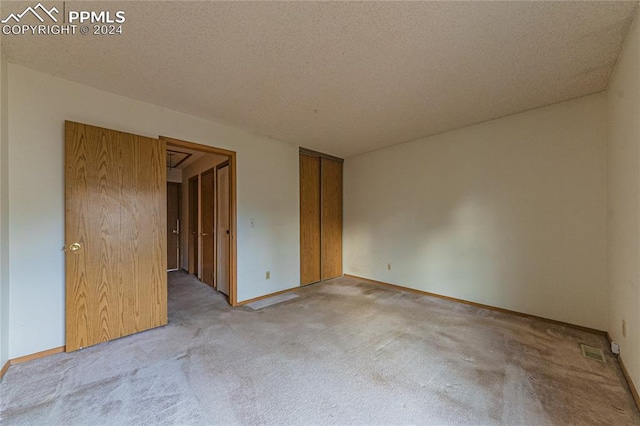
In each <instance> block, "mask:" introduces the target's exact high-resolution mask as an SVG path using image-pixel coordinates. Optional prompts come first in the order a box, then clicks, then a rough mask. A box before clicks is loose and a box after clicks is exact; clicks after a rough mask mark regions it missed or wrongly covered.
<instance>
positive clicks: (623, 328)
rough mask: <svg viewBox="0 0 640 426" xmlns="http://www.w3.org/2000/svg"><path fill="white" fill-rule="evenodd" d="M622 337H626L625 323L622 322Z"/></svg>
mask: <svg viewBox="0 0 640 426" xmlns="http://www.w3.org/2000/svg"><path fill="white" fill-rule="evenodd" d="M622 337H627V322H626V321H625V320H624V319H623V320H622Z"/></svg>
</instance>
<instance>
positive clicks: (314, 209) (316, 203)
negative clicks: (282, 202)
mask: <svg viewBox="0 0 640 426" xmlns="http://www.w3.org/2000/svg"><path fill="white" fill-rule="evenodd" d="M320 262H321V261H320V158H319V157H311V156H308V155H304V154H300V285H307V284H311V283H315V282H318V281H320V278H321V271H320V264H321V263H320Z"/></svg>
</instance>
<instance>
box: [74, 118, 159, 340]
mask: <svg viewBox="0 0 640 426" xmlns="http://www.w3.org/2000/svg"><path fill="white" fill-rule="evenodd" d="M165 155H166V145H165V143H164V141H160V140H157V139H150V138H145V137H142V136H137V135H132V134H129V133H122V132H116V131H114V130H108V129H102V128H100V127H94V126H88V125H85V124H79V123H73V122H69V121H67V122H66V123H65V204H66V205H65V210H66V214H65V244H66V245H65V248H66V253H65V266H66V268H65V269H66V350H67V351H74V350H77V349H80V348H84V347H87V346H91V345H95V344H98V343H101V342H105V341H107V340H111V339H115V338H118V337H122V336H126V335H129V334H133V333H137V332H140V331H143V330H147V329H150V328H153V327H158V326H161V325H164V324H166V323H167V272H166V271H167V248H166V244H167V233H166V232H167V227H166V221H167V217H166V208H167V204H166V203H167V201H166V196H167V187H166V168H165Z"/></svg>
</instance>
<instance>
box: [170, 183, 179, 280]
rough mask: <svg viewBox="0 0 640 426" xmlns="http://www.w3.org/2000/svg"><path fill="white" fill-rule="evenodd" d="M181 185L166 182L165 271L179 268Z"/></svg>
mask: <svg viewBox="0 0 640 426" xmlns="http://www.w3.org/2000/svg"><path fill="white" fill-rule="evenodd" d="M181 186H182V185H181V184H179V183H176V182H167V270H169V271H174V270H177V269H178V268H179V267H180V203H181V200H180V193H181V191H180V188H181Z"/></svg>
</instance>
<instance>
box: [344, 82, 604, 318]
mask: <svg viewBox="0 0 640 426" xmlns="http://www.w3.org/2000/svg"><path fill="white" fill-rule="evenodd" d="M425 119H427V118H426V117H425ZM344 199H345V211H344V214H345V225H344V246H345V251H344V253H345V255H344V262H345V273H347V274H353V275H358V276H362V277H366V278H371V279H374V280H379V281H384V282H389V283H393V284H399V285H403V286H407V287H411V288H415V289H420V290H424V291H428V292H433V293H437V294H441V295H446V296H451V297H456V298H460V299H464V300H469V301H474V302H479V303H484V304H488V305H493V306H498V307H502V308H506V309H512V310H515V311H519V312H524V313H528V314H533V315H539V316H542V317H546V318H552V319H555V320H560V321H566V322H569V323H573V324H579V325H583V326H587V327H593V328H597V329H600V330H604V329H605V328H606V326H607V303H606V300H607V291H606V278H607V277H606V273H607V272H606V271H607V267H606V200H607V197H606V98H605V95H604V94H597V95H592V96H589V97H584V98H580V99H576V100H573V101H569V102H564V103H561V104H556V105H553V106H549V107H546V108H540V109H537V110H533V111H529V112H525V113H521V114H517V115H512V116H509V117H506V118H502V119H498V120H493V121H489V122H485V123H482V124H478V125H474V126H470V127H466V128H463V129H459V130H456V131H452V132H448V133H445V134H441V135H437V136H433V137H429V138H426V139H422V140H419V141H415V142H411V143H405V144H402V145H398V146H395V147H391V148H387V149H383V150H379V151H375V152H371V153H368V154H364V155H359V156H355V157H351V158H348V159H347V160H346V161H345V193H344ZM389 263H390V264H391V265H392V266H391V270H390V271H389V270H387V264H389Z"/></svg>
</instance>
